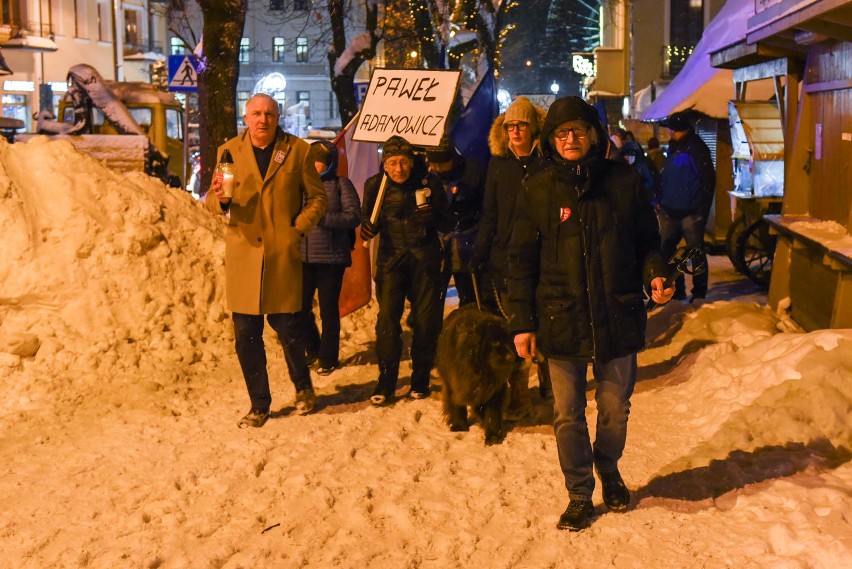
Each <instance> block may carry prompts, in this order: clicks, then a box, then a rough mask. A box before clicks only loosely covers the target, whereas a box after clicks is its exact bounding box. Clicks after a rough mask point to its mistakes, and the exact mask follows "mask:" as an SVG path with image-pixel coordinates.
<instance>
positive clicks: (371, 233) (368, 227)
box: [361, 221, 379, 241]
mask: <svg viewBox="0 0 852 569" xmlns="http://www.w3.org/2000/svg"><path fill="white" fill-rule="evenodd" d="M378 234H379V228H378V227H376V226H375V225H373V224H372V223H370V222H369V221H365V222H364V223H362V224H361V240H362V241H369V240H370V239H372V238H373V237H375V236H376V235H378Z"/></svg>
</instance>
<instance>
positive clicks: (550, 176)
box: [508, 97, 674, 531]
mask: <svg viewBox="0 0 852 569" xmlns="http://www.w3.org/2000/svg"><path fill="white" fill-rule="evenodd" d="M607 140H608V139H607V137H606V133H605V132H604V130H603V127H602V126H601V124H600V121H599V119H598V115H597V111H595V109H594V108H593V107H591V106H590V105H588V104H587V103H586V102H584V101H583V100H582V99H580V98H578V97H566V98H564V99H559V100H557V101H555V102H554V103H553V104H552V105H551V107H550V109H549V111H548V113H547V117H546V118H545V121H544V125H543V126H542V131H541V138H540V142H541V148H542V151H543V153H544V154H545V156H547V157H549V158H550V160H551V161H552V162H551V164H550V165H549V166H547V167H546V168H544V169H543V170H540V171H538V172H537V173H535V174H532V175H530V176H529V177H528V178H527V179H526V180H525V182H524V184H523V188H522V191H521V195H520V196H519V199H518V205H517V210H518V211H517V218H516V222H515V227H514V231H513V233H512V238H511V240H510V242H509V277H508V284H509V329H510V330H511V331H512V332H513V333H514V334H515V347H516V349H517V351H518V354H519V355H520V356H521V357H524V358H530V357H532V355H533V354H534V353H535V348H536V341H538V343H539V344H540V346H539V347H540V348H541V350H542V352H543V353H544V355H545V356H546V357H547V361H548V365H549V368H550V377H551V382H552V386H553V399H554V417H555V418H554V430H555V433H556V445H557V450H558V454H559V462H560V465H561V467H562V472H563V474H564V476H565V485H566V487H567V489H568V494H569V498H570V503H569V505H568V508H567V509H566V510H565V512H564V513H563V514H562V516H561V517H560V519H559V523H558V524H557V527H558V528H559V529H570V530H573V531H576V530H580V529H583V528H585V527H587V526H588V525H589V523H590V521H591V518H592V516H593V515H594V507H593V506H592V491H593V490H594V487H595V479H594V474H593V468H594V470H597V473H598V477H599V478H600V479H601V484H602V487H603V497H604V503H605V504H606V505H607V506H608V507H609V508H610V509H611V510H614V511H623V510H625V509H626V508H627V506H628V504H629V501H630V494H629V492H628V490H627V487H626V486H625V485H624V482H623V480H622V479H621V475H620V474H619V472H618V460H619V459H620V458H621V454H622V452H623V450H624V443H625V440H626V436H627V415H628V411H629V409H630V396H631V395H632V393H633V386H634V384H635V382H636V353H637V352H638V351H639V350H641V349H643V347H644V345H645V325H646V314H645V308H644V298H643V285H644V286H645V287H647V290H649V291H651V296H652V298H653V299H654V301H655V302H657V303H658V304H662V303H665V302H668V301H669V299H671V296H672V294H673V293H674V289H673V288H669V289H665V290H664V282H665V279H664V277H663V275H664V274H665V268H666V267H665V263H664V261H663V257H662V255H661V253H660V240H659V233H658V231H657V223H656V220H655V219H654V212H653V209H652V207H651V205H650V203H649V202H648V200H647V199H646V197H645V196H644V195H643V192H642V188H641V186H640V181H639V178H638V176H637V175H636V173H635V172H634V171H633V169H632V168H631V167H630V165H629V164H627V163H620V162H615V161H612V160H607V159H605V156H606V145H607ZM589 364H591V365H592V367H593V371H594V376H595V379H596V381H597V389H596V393H595V400H596V402H597V411H598V417H597V430H596V438H595V441H594V445H592V442H591V441H590V439H589V431H588V427H587V425H586V415H585V408H586V371H587V368H588V365H589Z"/></svg>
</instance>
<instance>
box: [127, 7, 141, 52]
mask: <svg viewBox="0 0 852 569" xmlns="http://www.w3.org/2000/svg"><path fill="white" fill-rule="evenodd" d="M139 16H140V13H139V12H137V11H136V10H125V11H124V45H125V46H127V47H130V48H132V49H136V50H138V51H144V50H143V49H142V37H141V31H142V30H140V29H139V19H140V17H139Z"/></svg>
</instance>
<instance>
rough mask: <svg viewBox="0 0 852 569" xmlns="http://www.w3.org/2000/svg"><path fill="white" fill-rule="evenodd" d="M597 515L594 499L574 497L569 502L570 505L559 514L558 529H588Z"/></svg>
mask: <svg viewBox="0 0 852 569" xmlns="http://www.w3.org/2000/svg"><path fill="white" fill-rule="evenodd" d="M594 515H595V507H594V506H593V505H592V501H591V500H590V499H588V498H586V499H574V498H572V499H571V501H570V502H569V503H568V507H567V508H565V511H564V512H562V515H561V516H559V522H558V523H557V524H556V529H567V530H569V531H580V530H581V529H586V528H587V527H589V525H590V524H591V523H592V518H593V517H594Z"/></svg>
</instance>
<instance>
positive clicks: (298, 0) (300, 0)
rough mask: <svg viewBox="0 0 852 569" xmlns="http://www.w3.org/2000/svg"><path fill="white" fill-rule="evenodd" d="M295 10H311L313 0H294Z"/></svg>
mask: <svg viewBox="0 0 852 569" xmlns="http://www.w3.org/2000/svg"><path fill="white" fill-rule="evenodd" d="M293 9H294V10H310V9H311V0H293Z"/></svg>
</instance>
